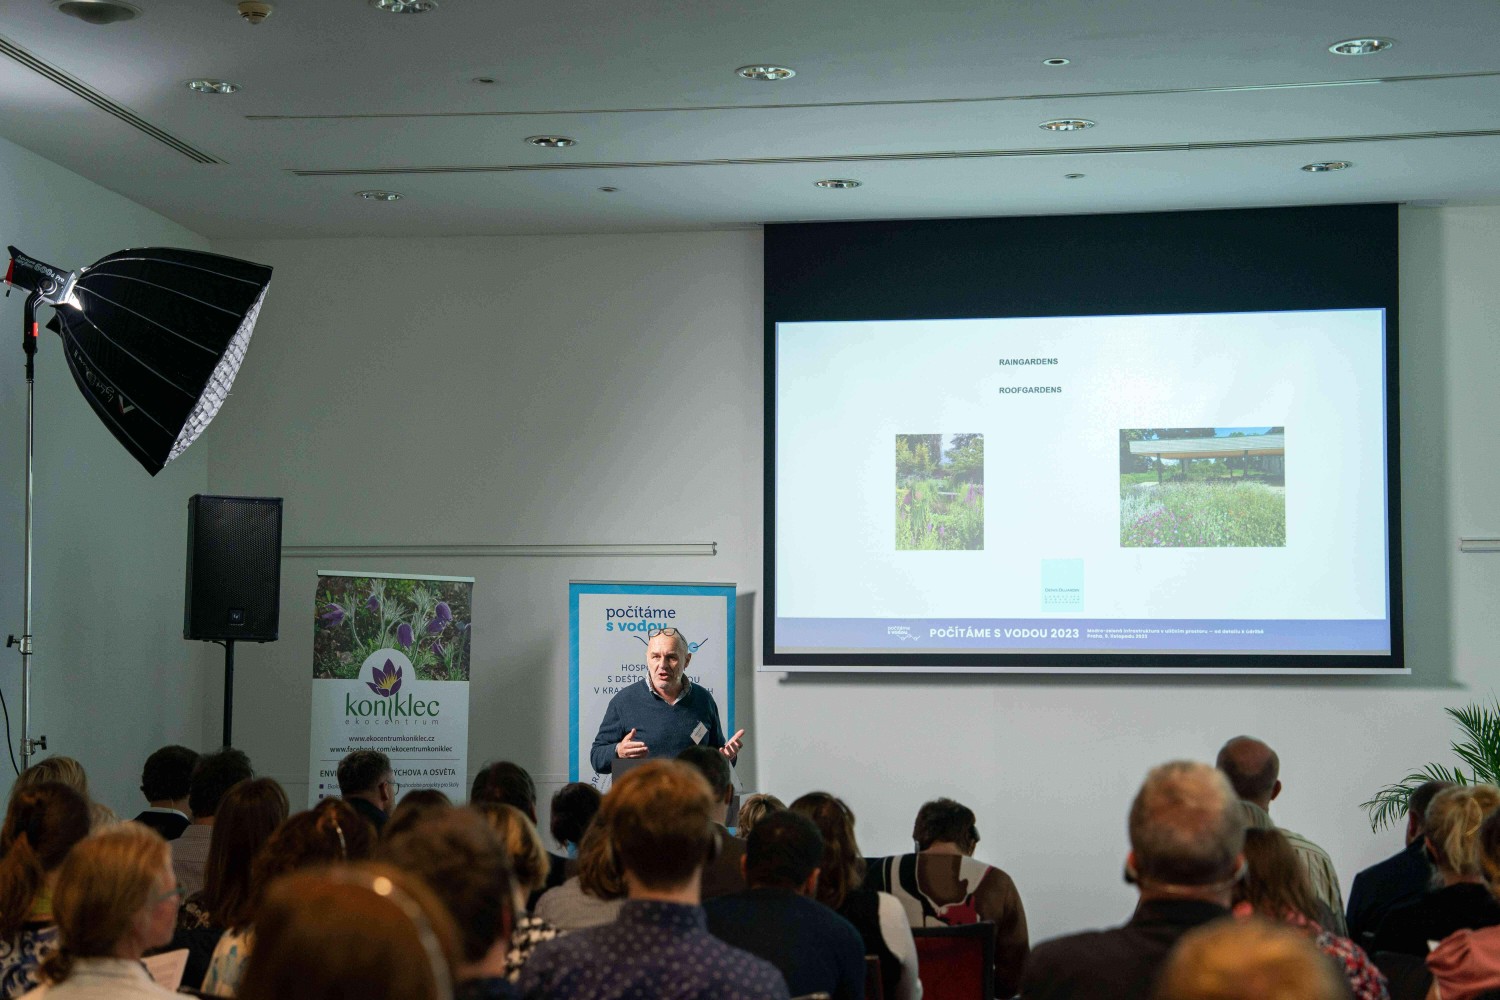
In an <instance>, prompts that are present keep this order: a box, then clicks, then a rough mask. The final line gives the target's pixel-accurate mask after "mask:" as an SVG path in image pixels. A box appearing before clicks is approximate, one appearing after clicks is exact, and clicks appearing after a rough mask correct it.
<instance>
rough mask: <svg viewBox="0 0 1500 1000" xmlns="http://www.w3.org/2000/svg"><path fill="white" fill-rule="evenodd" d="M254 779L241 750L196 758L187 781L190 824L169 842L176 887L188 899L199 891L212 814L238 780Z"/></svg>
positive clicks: (205, 865)
mask: <svg viewBox="0 0 1500 1000" xmlns="http://www.w3.org/2000/svg"><path fill="white" fill-rule="evenodd" d="M253 777H255V772H254V771H253V770H251V768H250V758H249V757H246V756H245V753H244V751H242V750H235V749H233V748H231V747H225V748H224V749H222V750H216V751H214V752H213V753H210V754H205V755H204V756H202V757H200V758H198V764H197V766H196V767H194V768H193V777H192V779H191V780H190V781H189V782H188V808H189V809H191V810H192V813H193V822H192V824H191V825H189V826H188V828H187V829H185V830H183V831H182V835H181V836H179V837H178V838H177V839H176V840H175V841H173V842H172V870H173V871H175V872H176V873H177V884H178V885H179V886H181V887H182V891H183V892H184V893H185V894H187V895H189V896H191V895H192V894H193V893H195V892H200V891H202V889H203V878H204V869H205V868H206V867H207V866H208V849H209V847H210V845H211V844H212V842H213V833H214V830H213V827H214V814H215V813H217V812H218V811H219V803H220V802H222V801H223V800H224V795H225V793H227V792H228V791H229V790H230V789H231V788H233V787H234V786H235V785H237V784H239V783H240V782H241V781H248V780H249V779H251V778H253Z"/></svg>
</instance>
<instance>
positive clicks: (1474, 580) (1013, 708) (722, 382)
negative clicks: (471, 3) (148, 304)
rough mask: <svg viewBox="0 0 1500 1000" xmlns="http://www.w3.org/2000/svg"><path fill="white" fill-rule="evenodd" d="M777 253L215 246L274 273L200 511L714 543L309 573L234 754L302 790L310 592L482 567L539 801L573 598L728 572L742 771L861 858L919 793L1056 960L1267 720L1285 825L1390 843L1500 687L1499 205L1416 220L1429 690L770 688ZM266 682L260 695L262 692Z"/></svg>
mask: <svg viewBox="0 0 1500 1000" xmlns="http://www.w3.org/2000/svg"><path fill="white" fill-rule="evenodd" d="M760 247H761V241H760V237H759V235H758V234H756V233H748V232H733V233H700V234H673V235H647V236H639V235H637V236H580V237H515V238H497V239H453V240H408V241H381V240H320V241H277V242H256V243H235V242H219V243H216V245H215V249H216V250H219V251H221V252H225V253H231V254H235V255H238V256H245V257H249V258H252V259H257V260H262V261H264V262H266V263H270V264H272V265H274V266H275V267H276V268H277V269H278V273H277V277H276V279H275V282H274V283H273V285H272V291H271V294H270V296H269V297H268V299H267V304H266V307H265V312H264V314H263V317H262V320H261V324H260V328H259V329H258V331H257V333H256V337H255V342H254V344H253V346H252V350H251V354H250V360H249V362H248V363H247V366H246V369H245V371H244V373H243V374H242V375H241V377H240V380H239V382H238V383H237V384H236V391H235V395H234V398H233V399H231V401H230V404H229V405H228V406H227V407H226V409H225V411H224V413H223V414H222V415H221V416H220V418H219V420H218V422H217V423H216V424H215V426H214V428H213V429H212V430H213V431H214V432H216V434H217V436H216V437H215V439H214V441H213V444H212V450H211V465H210V469H209V480H210V486H211V489H212V491H213V492H223V493H235V492H241V491H243V492H247V493H264V494H280V495H285V496H286V498H287V524H286V541H287V544H319V545H323V544H340V543H346V544H353V543H366V544H380V543H399V542H448V543H526V542H574V541H577V542H592V541H701V540H712V541H717V542H718V543H719V555H718V556H716V557H712V558H702V557H684V558H678V559H616V560H586V559H578V560H569V559H556V558H530V559H484V560H478V559H475V560H455V561H447V562H445V561H439V560H431V559H423V560H414V561H408V562H405V563H403V562H402V561H400V560H385V561H371V560H351V559H342V560H320V561H317V562H316V564H315V563H314V562H312V561H307V560H291V561H288V563H287V564H286V573H285V576H284V592H285V593H284V602H283V628H282V640H281V642H279V643H278V644H276V645H274V646H267V647H253V648H250V649H247V650H245V651H244V652H243V653H242V656H241V663H242V664H243V668H242V676H243V678H244V681H243V682H242V684H241V687H240V689H239V694H238V697H239V698H240V699H241V700H240V702H239V704H240V705H241V706H243V708H242V711H241V712H240V715H239V718H240V720H241V722H240V725H241V727H242V731H243V732H245V733H246V736H245V739H244V740H243V743H244V745H245V746H246V748H247V749H248V750H249V751H250V753H251V754H252V756H253V757H254V758H255V760H256V762H257V764H258V765H260V766H261V768H262V769H263V770H266V771H268V772H270V773H274V774H276V775H277V776H278V777H280V778H282V779H283V780H284V781H286V782H287V784H288V785H289V786H292V785H296V786H298V787H296V788H292V789H291V792H292V795H293V799H294V801H296V800H297V799H298V798H299V797H300V796H301V795H302V794H304V787H302V785H303V783H304V782H305V767H306V752H307V720H306V712H305V706H306V703H307V692H308V689H309V685H310V678H309V676H308V675H309V671H308V653H309V646H310V639H311V617H310V615H309V611H310V602H311V600H312V587H313V583H314V571H315V570H316V569H319V568H329V566H328V565H327V564H328V563H330V562H340V563H343V564H345V565H343V566H340V567H338V568H355V569H367V570H377V569H390V570H399V571H412V572H451V573H458V574H464V575H473V576H475V577H477V578H478V584H477V587H476V593H475V616H476V619H478V626H477V627H478V635H477V636H476V639H475V646H474V653H475V664H474V678H475V680H474V690H473V718H472V731H471V732H472V736H471V746H470V752H471V759H472V760H473V761H474V762H475V763H477V762H479V761H481V760H483V759H486V758H491V757H497V756H504V757H510V758H513V759H515V760H517V761H519V762H520V763H522V764H524V765H525V766H526V767H528V768H530V769H531V770H532V771H533V773H535V774H536V775H537V776H538V778H539V779H541V780H542V782H543V783H544V784H547V785H555V784H556V783H559V782H561V781H563V780H565V774H564V772H565V770H566V762H567V747H566V733H567V728H566V712H567V659H566V634H565V628H564V623H565V602H566V586H565V585H566V582H567V581H568V580H569V579H611V578H619V579H661V580H693V581H702V580H709V581H721V580H729V581H737V582H738V583H739V584H740V589H741V601H742V604H744V605H747V606H751V607H754V614H755V615H756V627H755V628H754V629H751V628H750V627H749V626H750V625H751V622H750V621H748V620H746V621H744V623H743V624H744V625H745V628H743V629H742V630H741V633H742V635H744V636H745V637H746V639H747V640H748V643H747V645H748V646H749V648H748V649H745V650H743V651H742V655H741V658H740V667H741V670H742V677H741V684H740V690H739V698H740V702H739V704H740V705H741V706H742V707H741V724H743V725H746V726H747V727H748V728H749V730H750V736H749V740H750V742H749V748H750V749H749V755H748V757H747V758H746V759H745V764H743V765H742V773H744V774H745V776H746V777H747V779H748V781H749V783H750V785H751V787H761V788H764V789H767V790H770V791H774V792H776V793H778V794H780V795H781V796H783V797H784V798H788V799H790V798H791V797H792V796H795V795H798V794H800V793H802V792H804V791H807V790H810V789H813V788H826V789H829V790H832V791H835V792H837V793H839V794H841V795H843V796H845V797H846V798H847V799H848V801H849V802H850V804H851V805H852V807H853V808H854V810H855V812H856V814H857V815H858V816H859V817H860V820H859V830H860V835H861V840H862V845H863V846H864V848H865V850H866V852H867V853H870V854H879V853H888V852H893V851H898V850H903V849H905V848H906V847H907V844H908V841H907V840H906V837H907V834H908V832H909V829H910V822H911V817H912V815H913V813H914V812H915V809H916V806H917V805H918V804H919V803H920V802H921V801H922V800H923V799H925V798H928V797H930V796H933V795H938V794H949V795H953V796H955V797H957V798H959V799H961V800H962V801H964V802H966V803H968V804H969V805H971V806H972V807H973V808H974V809H975V810H976V812H977V813H978V814H979V826H980V830H981V833H982V835H983V837H984V842H983V844H982V846H981V849H980V854H981V855H982V856H983V857H985V858H986V859H988V860H990V861H992V862H994V863H997V864H1000V865H1002V866H1003V867H1005V868H1007V869H1008V870H1009V871H1010V872H1011V873H1012V875H1013V876H1014V877H1015V879H1016V881H1017V883H1018V885H1019V886H1020V888H1021V891H1022V893H1023V895H1024V897H1025V899H1026V901H1027V905H1028V909H1029V911H1030V914H1031V920H1032V930H1033V937H1034V938H1037V939H1040V938H1043V937H1047V936H1050V935H1053V934H1056V933H1060V932H1062V931H1065V930H1069V929H1073V928H1077V927H1080V926H1083V925H1089V924H1097V923H1107V922H1114V921H1118V920H1121V919H1123V918H1124V916H1125V915H1126V914H1127V913H1128V911H1129V908H1130V905H1131V900H1132V896H1131V893H1130V891H1129V890H1128V889H1127V888H1126V887H1125V886H1124V885H1123V884H1121V882H1120V879H1119V872H1120V867H1121V861H1122V858H1123V855H1124V851H1125V843H1124V816H1125V811H1126V807H1127V804H1128V802H1129V799H1130V797H1131V796H1132V794H1133V793H1134V790H1135V788H1136V786H1137V785H1138V783H1139V781H1140V778H1141V776H1142V775H1143V773H1144V772H1145V771H1146V769H1147V768H1148V767H1150V766H1151V765H1153V764H1156V763H1159V762H1161V761H1163V760H1166V759H1168V758H1173V757H1196V758H1200V759H1212V755H1213V754H1214V752H1215V751H1216V749H1217V748H1218V746H1219V745H1220V743H1221V742H1222V741H1223V740H1224V739H1225V738H1227V737H1229V736H1232V735H1235V734H1237V733H1242V732H1246V733H1252V734H1255V735H1258V736H1260V737H1262V738H1264V739H1266V740H1268V741H1269V742H1271V743H1272V744H1273V745H1274V746H1275V747H1277V749H1278V750H1279V751H1280V752H1281V756H1282V760H1283V775H1284V779H1285V782H1286V792H1285V794H1284V795H1283V797H1282V799H1281V800H1280V801H1278V803H1277V804H1276V805H1275V807H1274V809H1273V814H1274V815H1275V816H1276V817H1277V819H1278V820H1279V821H1280V822H1281V823H1282V824H1283V825H1285V826H1288V827H1290V828H1292V829H1296V830H1298V831H1300V832H1302V833H1304V834H1306V835H1308V836H1310V837H1312V838H1313V839H1315V840H1317V841H1319V842H1321V843H1322V844H1323V845H1324V846H1325V847H1327V848H1328V850H1329V851H1330V852H1331V853H1332V855H1333V857H1334V859H1335V862H1336V863H1337V865H1338V867H1339V870H1340V872H1341V874H1342V875H1343V877H1344V879H1345V884H1346V887H1347V883H1348V880H1349V879H1350V878H1351V877H1352V875H1353V873H1354V872H1355V871H1356V870H1358V869H1359V868H1360V867H1362V866H1364V865H1366V864H1368V863H1370V862H1372V861H1374V860H1376V859H1378V858H1380V857H1383V856H1384V855H1386V854H1388V853H1390V852H1391V851H1393V850H1394V849H1395V848H1396V847H1397V846H1399V844H1398V839H1399V835H1398V834H1396V833H1393V832H1387V833H1385V834H1384V835H1382V836H1379V837H1375V836H1372V835H1371V834H1370V832H1369V828H1368V825H1367V823H1366V821H1365V819H1364V815H1363V813H1362V811H1361V810H1360V809H1359V808H1358V803H1359V802H1360V801H1362V800H1363V799H1365V798H1366V797H1368V795H1369V794H1370V793H1371V792H1373V791H1374V790H1375V789H1376V788H1378V787H1379V786H1380V785H1382V784H1383V783H1385V782H1387V781H1390V780H1393V779H1396V778H1399V777H1400V776H1402V775H1403V774H1405V773H1406V770H1407V769H1408V768H1409V767H1411V766H1414V765H1420V764H1422V763H1425V762H1426V761H1428V760H1432V759H1442V758H1443V755H1444V753H1445V752H1446V745H1447V740H1448V738H1449V736H1450V729H1449V725H1448V723H1447V720H1446V719H1445V717H1443V715H1442V712H1441V710H1442V708H1443V707H1444V706H1448V705H1454V704H1461V703H1463V702H1465V701H1466V700H1468V699H1469V698H1471V697H1480V696H1482V697H1489V695H1490V692H1491V680H1490V677H1491V676H1492V669H1493V664H1494V662H1495V652H1494V651H1495V650H1496V648H1497V646H1500V644H1497V639H1500V636H1497V631H1500V616H1497V615H1496V614H1495V612H1494V605H1495V595H1496V594H1497V593H1500V558H1497V557H1485V556H1473V555H1470V556H1461V555H1459V554H1458V552H1457V543H1456V540H1457V537H1458V536H1459V535H1460V534H1475V533H1481V534H1482V533H1495V532H1496V531H1500V513H1497V512H1496V511H1495V509H1494V497H1495V496H1496V495H1497V492H1500V473H1497V471H1496V463H1495V462H1494V461H1493V445H1492V441H1493V435H1492V431H1491V428H1492V427H1493V425H1494V424H1495V423H1496V418H1497V416H1500V402H1497V396H1496V393H1495V392H1494V391H1493V386H1494V385H1495V384H1497V379H1496V374H1497V373H1496V371H1495V361H1494V358H1493V353H1492V345H1493V343H1494V338H1493V332H1492V330H1493V324H1492V322H1491V319H1490V318H1491V317H1492V316H1494V315H1496V314H1497V313H1500V282H1496V281H1494V279H1493V275H1492V274H1491V273H1490V271H1491V269H1492V262H1493V260H1494V259H1495V258H1496V257H1497V255H1500V210H1497V209H1451V210H1419V211H1407V212H1405V213H1404V214H1403V217H1402V264H1403V285H1402V300H1403V308H1402V315H1401V334H1402V338H1403V346H1402V359H1401V364H1402V370H1401V385H1402V398H1403V399H1402V405H1403V412H1402V447H1403V449H1404V457H1405V466H1404V469H1405V472H1404V477H1403V478H1404V482H1403V489H1404V502H1405V508H1404V512H1403V524H1404V536H1405V547H1406V554H1405V560H1406V591H1407V600H1406V608H1407V630H1408V644H1407V650H1408V660H1409V662H1410V664H1411V667H1412V676H1411V677H1409V678H1389V679H1378V680H1370V679H1344V678H1341V679H1311V678H1310V679H1303V680H1288V679H1258V680H1249V679H1242V678H1218V679H1197V680H1192V679H1189V680H1173V681H1163V680H1161V679H1155V678H1134V679H1129V678H1128V679H1110V680H1100V679H1088V678H1014V677H1003V678H999V677H995V678H992V677H974V676H965V677H937V678H922V679H892V678H888V677H825V676H813V675H794V676H788V675H782V674H758V675H752V674H751V673H750V670H751V669H752V668H753V666H754V663H755V662H756V660H757V659H758V656H759V642H758V635H759V632H758V620H759V619H758V615H759V608H758V591H759V589H760V575H761V561H760V560H761V550H760V543H761V518H762V509H761V508H762V501H761V489H762V479H761V468H762V460H761V436H762V406H761V371H762V356H761V285H760V263H759V261H760V257H759V255H760ZM252 678H253V679H252Z"/></svg>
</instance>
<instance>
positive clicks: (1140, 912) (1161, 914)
mask: <svg viewBox="0 0 1500 1000" xmlns="http://www.w3.org/2000/svg"><path fill="white" fill-rule="evenodd" d="M1228 914H1229V909H1228V907H1225V906H1221V905H1219V904H1218V903H1210V902H1208V901H1206V900H1202V899H1149V900H1148V899H1143V900H1141V902H1140V905H1138V906H1137V907H1136V908H1135V913H1134V914H1133V915H1132V916H1131V918H1130V924H1129V926H1132V927H1139V926H1141V925H1143V924H1144V925H1168V926H1174V927H1180V926H1182V925H1184V924H1201V923H1207V922H1208V921H1210V920H1213V919H1215V918H1217V917H1223V916H1227V915H1228Z"/></svg>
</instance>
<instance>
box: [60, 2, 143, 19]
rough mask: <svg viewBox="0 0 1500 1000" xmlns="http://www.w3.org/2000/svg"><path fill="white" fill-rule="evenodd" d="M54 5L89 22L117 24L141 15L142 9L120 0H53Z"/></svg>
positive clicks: (71, 15) (72, 15) (64, 12)
mask: <svg viewBox="0 0 1500 1000" xmlns="http://www.w3.org/2000/svg"><path fill="white" fill-rule="evenodd" d="M52 6H54V7H56V8H57V9H58V11H60V12H61V13H63V14H66V15H68V16H69V17H76V18H78V20H80V21H87V22H88V23H89V24H117V23H119V22H120V21H129V20H131V19H133V18H136V17H139V16H140V13H141V9H140V8H139V7H136V6H133V5H131V4H128V3H121V2H120V0H52Z"/></svg>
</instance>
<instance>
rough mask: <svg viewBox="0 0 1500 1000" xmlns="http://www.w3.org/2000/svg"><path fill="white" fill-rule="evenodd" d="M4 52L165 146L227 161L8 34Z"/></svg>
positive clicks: (1, 46) (0, 47)
mask: <svg viewBox="0 0 1500 1000" xmlns="http://www.w3.org/2000/svg"><path fill="white" fill-rule="evenodd" d="M0 55H5V56H9V57H10V58H11V59H14V60H15V61H16V62H18V63H20V64H21V65H22V66H25V67H26V68H27V69H29V70H31V71H32V72H35V73H40V74H41V75H42V76H45V77H46V78H47V79H49V80H51V81H52V82H53V83H55V84H57V85H58V86H59V87H62V88H63V89H64V90H68V91H71V92H72V93H73V94H75V95H77V96H78V97H81V98H83V99H84V100H85V101H88V102H89V103H90V104H92V105H93V106H94V107H96V108H98V109H99V110H100V111H103V112H105V113H106V114H109V115H113V116H114V117H116V118H118V119H119V120H120V121H122V122H124V123H125V124H126V125H129V126H130V127H131V128H133V129H135V130H136V131H137V132H141V133H143V134H145V135H148V136H150V137H151V138H153V139H155V140H156V141H157V142H159V143H161V144H163V145H165V146H170V147H171V148H172V149H174V150H176V151H177V152H179V153H181V154H182V155H183V156H186V157H187V158H188V159H190V160H193V161H194V162H195V163H223V162H224V161H223V160H221V159H219V158H218V157H217V156H210V155H208V154H207V153H205V152H203V150H201V149H195V148H194V147H192V146H190V145H188V144H187V143H185V142H183V141H182V140H181V139H179V138H177V137H176V136H175V135H172V134H171V133H169V132H165V131H163V130H161V129H159V128H157V127H156V126H155V125H152V124H151V123H150V122H148V121H146V120H145V119H144V118H142V117H141V116H139V115H137V114H136V113H135V112H134V111H131V110H130V109H129V108H127V107H124V106H122V105H119V104H116V103H115V102H114V101H112V100H110V99H109V98H108V97H105V96H104V95H103V94H101V93H99V91H97V90H95V89H94V88H93V87H90V86H89V85H88V84H86V83H84V82H83V81H82V80H79V79H77V78H75V77H72V76H69V75H68V74H67V73H64V72H63V71H62V70H60V69H58V68H57V67H56V66H52V65H49V64H47V63H45V62H42V60H40V59H38V58H37V57H36V56H34V55H32V54H31V53H30V52H27V51H26V50H25V49H23V48H21V47H20V46H19V45H17V44H16V43H15V42H12V41H11V40H10V39H8V38H0Z"/></svg>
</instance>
